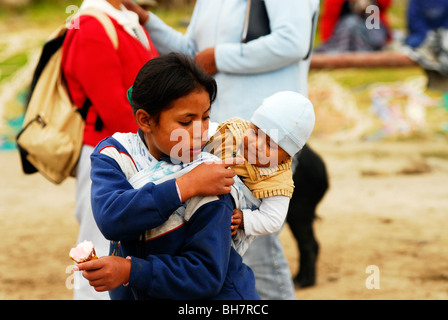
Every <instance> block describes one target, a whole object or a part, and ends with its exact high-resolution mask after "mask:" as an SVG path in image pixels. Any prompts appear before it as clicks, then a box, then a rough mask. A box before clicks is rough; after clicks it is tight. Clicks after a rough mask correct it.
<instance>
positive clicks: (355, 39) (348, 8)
mask: <svg viewBox="0 0 448 320" xmlns="http://www.w3.org/2000/svg"><path fill="white" fill-rule="evenodd" d="M391 3H392V0H325V1H324V3H323V8H322V15H321V19H320V22H319V27H320V36H321V40H322V42H323V43H322V44H321V45H320V46H319V47H318V48H316V52H352V51H377V50H381V49H382V48H383V47H384V46H385V45H386V43H387V42H388V40H389V39H390V38H391V35H390V30H389V22H388V20H387V9H388V8H389V6H390V5H391ZM370 5H375V6H377V7H378V9H379V19H380V22H379V28H370V29H368V28H367V26H366V19H367V18H368V17H369V15H370V14H371V13H370V12H369V11H368V12H367V13H366V8H367V7H368V6H370Z"/></svg>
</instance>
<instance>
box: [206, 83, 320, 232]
mask: <svg viewBox="0 0 448 320" xmlns="http://www.w3.org/2000/svg"><path fill="white" fill-rule="evenodd" d="M314 122H315V116H314V109H313V105H312V104H311V102H310V101H309V100H308V99H307V98H305V97H304V96H303V95H301V94H299V93H296V92H291V91H283V92H278V93H276V94H274V95H272V96H270V97H269V98H267V99H265V100H264V101H263V103H262V104H261V106H260V107H259V108H258V109H257V110H256V111H255V113H254V114H253V115H252V117H251V119H250V121H247V120H243V119H241V118H232V119H229V120H227V121H224V122H222V123H220V124H219V125H218V127H217V129H216V132H215V133H214V134H213V135H212V136H211V137H210V139H209V142H208V143H207V144H206V146H205V148H204V151H206V152H209V153H212V154H214V155H216V156H218V157H219V158H221V159H223V160H225V159H231V158H235V157H243V158H244V159H245V163H244V164H240V165H236V166H233V167H232V168H233V169H234V170H235V172H236V174H237V175H238V176H239V177H240V178H241V179H242V180H243V182H244V184H245V185H246V186H247V187H248V188H249V190H250V191H251V192H252V194H253V196H254V197H255V198H257V199H259V200H260V205H259V207H258V208H250V209H243V210H242V211H241V210H239V209H234V213H233V214H234V216H233V222H232V223H233V226H232V233H233V234H235V233H236V231H237V230H236V229H237V228H240V229H243V230H244V232H245V234H246V235H249V236H258V235H263V234H268V233H273V232H276V231H278V230H280V228H281V227H282V225H283V223H284V221H285V218H286V214H287V212H288V206H289V200H290V198H291V196H292V193H293V190H294V183H293V180H292V171H291V162H292V157H293V156H294V155H295V154H296V153H297V152H299V151H300V150H301V149H302V147H303V146H304V144H305V143H306V141H307V140H308V138H309V137H310V135H311V132H312V131H313V128H314Z"/></svg>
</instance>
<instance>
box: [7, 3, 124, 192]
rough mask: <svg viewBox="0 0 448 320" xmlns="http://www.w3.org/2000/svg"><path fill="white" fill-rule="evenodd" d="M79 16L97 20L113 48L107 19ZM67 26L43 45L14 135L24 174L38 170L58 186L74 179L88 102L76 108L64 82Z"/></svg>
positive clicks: (97, 14)
mask: <svg viewBox="0 0 448 320" xmlns="http://www.w3.org/2000/svg"><path fill="white" fill-rule="evenodd" d="M80 15H91V16H94V17H95V18H96V19H98V20H99V21H100V22H101V24H102V25H103V27H104V29H105V30H106V32H107V34H108V35H109V37H110V39H111V41H112V43H113V45H114V47H115V49H117V48H118V37H117V34H116V30H115V27H114V25H113V23H112V21H111V20H110V19H109V17H108V16H107V15H106V14H105V13H103V12H101V11H98V10H95V9H86V10H82V11H81V12H79V13H78V15H77V16H76V17H75V18H77V17H79V16H80ZM67 30H68V29H67V25H65V24H64V25H63V26H61V27H60V28H58V29H57V30H56V31H55V32H54V33H53V35H52V36H51V37H50V39H49V40H48V41H47V42H46V43H45V45H44V47H43V49H42V54H41V56H40V59H39V63H38V64H37V67H36V69H35V71H34V76H33V81H32V84H31V90H30V98H29V102H28V105H27V109H26V112H25V118H24V122H23V128H22V130H21V131H20V132H19V133H18V135H17V138H16V140H17V146H18V149H19V152H20V158H21V162H22V169H23V171H24V172H25V173H26V174H31V173H35V172H37V171H39V172H40V173H41V174H42V175H43V176H44V177H46V178H47V179H48V180H50V181H52V182H53V183H56V184H59V183H61V182H62V181H64V180H65V179H66V178H67V177H69V176H75V173H76V165H77V162H78V159H79V155H80V153H81V148H82V142H83V131H84V121H85V116H86V115H87V110H88V107H90V101H89V100H88V99H87V100H86V103H85V104H84V106H83V108H81V109H78V107H77V106H75V105H74V104H73V103H72V101H71V99H70V95H69V93H68V90H67V87H66V84H65V82H64V78H63V74H62V67H61V59H62V43H63V41H64V39H65V36H66V33H67Z"/></svg>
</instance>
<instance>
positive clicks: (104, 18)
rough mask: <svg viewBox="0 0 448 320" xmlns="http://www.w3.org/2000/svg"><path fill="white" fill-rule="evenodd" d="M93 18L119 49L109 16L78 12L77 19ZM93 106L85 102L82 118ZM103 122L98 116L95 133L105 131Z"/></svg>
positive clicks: (87, 10)
mask: <svg viewBox="0 0 448 320" xmlns="http://www.w3.org/2000/svg"><path fill="white" fill-rule="evenodd" d="M82 15H83V16H86V15H88V16H92V17H94V18H95V19H97V20H98V21H99V22H100V23H101V24H102V26H103V27H104V30H105V31H106V33H107V35H108V36H109V39H110V41H111V42H112V45H113V46H114V49H115V50H117V49H118V35H117V31H116V30H115V26H114V24H113V23H112V21H111V20H110V18H109V16H108V15H107V14H105V13H104V12H102V11H101V10H98V9H94V8H87V9H83V10H81V11H80V12H78V14H77V16H76V17H78V18H79V17H80V16H82ZM91 105H92V102H91V101H90V100H89V99H88V98H87V99H86V101H84V104H83V106H82V107H81V108H80V109H79V110H78V111H79V113H80V114H81V116H82V118H83V119H84V120H85V119H86V118H87V112H88V111H89V108H90V106H91ZM103 125H104V124H103V120H101V118H100V117H99V116H97V118H96V121H95V131H101V130H102V129H103Z"/></svg>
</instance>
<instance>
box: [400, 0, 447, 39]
mask: <svg viewBox="0 0 448 320" xmlns="http://www.w3.org/2000/svg"><path fill="white" fill-rule="evenodd" d="M439 28H443V29H448V1H447V0H409V4H408V12H407V30H408V35H407V38H406V44H407V45H408V46H410V47H412V48H416V47H418V46H420V45H421V44H422V43H423V41H424V40H425V38H426V35H427V34H428V32H429V31H431V30H436V29H439Z"/></svg>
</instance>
